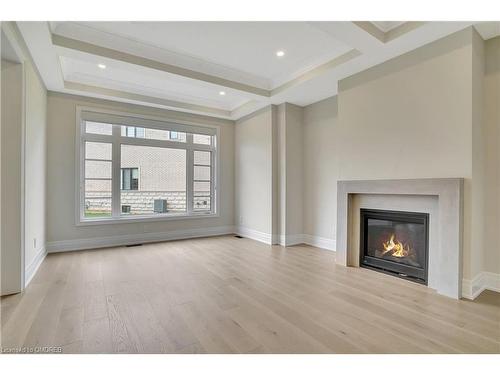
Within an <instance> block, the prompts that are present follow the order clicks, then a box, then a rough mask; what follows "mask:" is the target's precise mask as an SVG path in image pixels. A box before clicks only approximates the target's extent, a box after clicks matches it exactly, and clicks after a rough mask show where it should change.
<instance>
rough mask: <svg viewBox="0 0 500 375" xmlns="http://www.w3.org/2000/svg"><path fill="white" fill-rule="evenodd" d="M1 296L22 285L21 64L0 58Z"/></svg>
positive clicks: (17, 289)
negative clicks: (0, 92)
mask: <svg viewBox="0 0 500 375" xmlns="http://www.w3.org/2000/svg"><path fill="white" fill-rule="evenodd" d="M1 65H2V67H1V68H2V81H1V86H2V108H1V111H2V123H1V125H2V128H1V142H2V146H1V151H2V158H1V161H2V165H1V174H2V176H1V177H2V186H1V198H2V199H1V201H2V202H1V208H2V212H1V214H2V227H1V228H2V237H1V259H0V261H1V266H2V269H1V271H2V275H1V295H5V294H11V293H16V292H19V291H21V288H22V282H21V280H22V279H21V278H22V272H21V270H22V252H21V246H22V225H21V224H22V194H21V192H22V162H23V159H22V152H23V149H22V143H23V108H24V106H23V81H24V79H23V75H24V73H23V66H22V64H15V63H11V62H8V61H5V60H2V62H1Z"/></svg>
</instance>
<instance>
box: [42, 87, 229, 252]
mask: <svg viewBox="0 0 500 375" xmlns="http://www.w3.org/2000/svg"><path fill="white" fill-rule="evenodd" d="M77 105H83V106H91V107H100V108H104V109H110V110H115V111H121V112H131V113H135V114H144V115H146V116H147V115H150V116H157V117H163V118H166V119H170V120H173V121H175V120H179V121H182V120H184V121H192V122H196V123H199V124H200V125H203V124H206V125H220V129H221V131H220V139H219V141H218V145H219V152H220V165H219V169H220V177H221V181H220V184H219V189H220V190H219V200H220V202H219V203H220V206H219V207H220V211H219V217H212V218H200V219H198V218H197V219H185V220H171V221H155V222H141V223H124V224H122V223H119V224H107V225H97V226H94V225H93V226H77V225H76V224H75V181H76V179H75V131H76V107H77ZM47 127H48V128H47V129H48V131H47V147H48V148H47V211H48V215H47V241H48V247H49V250H51V251H53V250H64V249H75V248H86V247H94V246H105V245H108V246H109V245H112V244H119V243H129V242H131V241H132V242H133V241H134V239H135V240H136V241H137V240H139V241H141V242H142V240H144V239H146V240H147V239H148V238H154V239H156V240H162V239H169V238H176V236H181V235H183V234H186V235H197V234H198V233H207V234H217V233H220V232H221V231H226V232H227V231H229V232H232V226H233V223H234V216H233V212H234V190H233V184H234V174H233V172H234V124H233V122H232V121H227V120H220V119H215V118H210V117H205V116H198V115H190V114H186V113H180V112H174V111H167V110H161V109H155V108H149V107H143V106H136V105H132V104H126V103H117V102H112V101H106V100H99V99H91V98H84V97H79V96H72V95H63V94H56V93H52V92H49V95H48V121H47Z"/></svg>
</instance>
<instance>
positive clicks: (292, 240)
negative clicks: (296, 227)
mask: <svg viewBox="0 0 500 375" xmlns="http://www.w3.org/2000/svg"><path fill="white" fill-rule="evenodd" d="M277 243H279V244H280V245H281V246H293V245H300V244H303V243H304V235H303V234H286V235H285V234H283V235H281V236H279V241H278V242H277Z"/></svg>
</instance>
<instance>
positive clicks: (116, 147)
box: [111, 125, 121, 218]
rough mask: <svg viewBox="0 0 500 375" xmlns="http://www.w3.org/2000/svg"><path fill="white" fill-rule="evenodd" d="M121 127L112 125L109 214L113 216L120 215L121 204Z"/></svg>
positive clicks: (117, 216)
mask: <svg viewBox="0 0 500 375" xmlns="http://www.w3.org/2000/svg"><path fill="white" fill-rule="evenodd" d="M120 136H121V128H120V126H117V125H113V149H112V155H113V156H112V162H111V168H112V176H113V181H112V188H111V205H112V208H111V216H112V217H113V218H119V217H120V212H121V209H120V206H121V196H120V195H121V194H120V193H121V186H120V183H121V168H120V167H121V144H120Z"/></svg>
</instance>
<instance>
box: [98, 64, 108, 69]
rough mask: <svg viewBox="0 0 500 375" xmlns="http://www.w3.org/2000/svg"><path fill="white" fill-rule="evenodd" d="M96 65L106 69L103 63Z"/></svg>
mask: <svg viewBox="0 0 500 375" xmlns="http://www.w3.org/2000/svg"><path fill="white" fill-rule="evenodd" d="M97 66H98V67H99V68H101V69H106V65H104V64H97Z"/></svg>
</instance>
